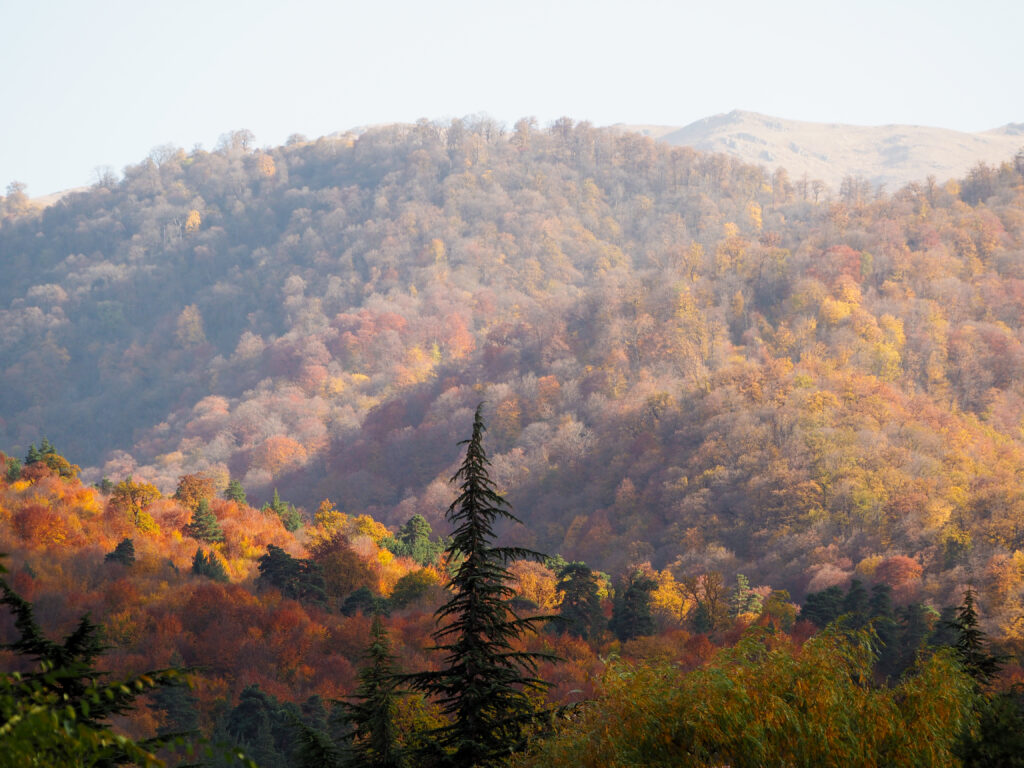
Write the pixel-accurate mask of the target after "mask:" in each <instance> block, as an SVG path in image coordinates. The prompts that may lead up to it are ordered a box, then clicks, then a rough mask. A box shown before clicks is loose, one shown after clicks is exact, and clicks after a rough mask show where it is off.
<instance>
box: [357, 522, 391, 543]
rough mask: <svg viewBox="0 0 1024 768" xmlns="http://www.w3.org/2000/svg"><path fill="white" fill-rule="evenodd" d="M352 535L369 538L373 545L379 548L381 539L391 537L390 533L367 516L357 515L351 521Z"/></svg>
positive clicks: (381, 524) (382, 525)
mask: <svg viewBox="0 0 1024 768" xmlns="http://www.w3.org/2000/svg"><path fill="white" fill-rule="evenodd" d="M352 535H353V536H369V537H370V538H371V539H373V543H374V544H377V545H378V546H379V545H380V542H381V540H382V539H384V538H385V537H387V536H390V535H391V531H389V530H388V529H387V527H386V526H385V525H384V524H383V523H378V522H377V521H376V520H374V519H373V518H372V517H370V516H369V515H359V516H358V517H356V518H355V520H353V521H352Z"/></svg>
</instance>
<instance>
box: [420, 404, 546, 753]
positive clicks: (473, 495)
mask: <svg viewBox="0 0 1024 768" xmlns="http://www.w3.org/2000/svg"><path fill="white" fill-rule="evenodd" d="M481 408H482V406H480V407H478V408H477V410H476V414H475V416H474V419H473V434H472V437H470V439H469V440H466V441H464V442H462V443H460V445H466V457H465V460H464V461H463V463H462V466H460V467H459V470H458V472H456V473H455V475H454V477H452V482H457V483H458V484H459V496H458V498H456V499H455V501H454V502H452V505H451V506H450V507H449V508H448V512H447V514H446V517H447V519H448V521H449V522H451V523H452V525H453V526H455V531H454V533H453V534H452V538H451V542H450V544H449V546H448V548H447V550H446V553H447V555H448V559H449V561H450V562H457V563H458V566H457V567H456V569H455V573H454V575H453V576H452V579H451V582H450V584H449V589H450V591H451V593H452V596H451V598H450V599H449V600H448V602H447V603H445V604H444V605H443V606H441V608H439V609H438V611H437V613H436V617H437V621H438V623H439V624H440V627H439V629H438V630H437V631H435V632H434V635H433V637H434V640H435V641H436V642H437V646H436V648H435V650H438V651H442V652H444V654H445V657H444V661H443V665H442V668H441V669H440V670H438V671H436V672H421V673H418V674H415V675H409V676H407V677H406V679H408V680H409V681H410V683H411V684H412V686H413V688H414V689H417V690H420V691H422V692H424V693H427V694H429V695H432V696H434V697H436V701H437V703H438V705H439V706H440V707H441V709H442V711H443V712H444V713H445V714H446V715H447V716H448V717H449V718H450V723H449V724H448V725H446V726H444V727H442V728H440V729H438V730H437V731H436V733H435V734H434V736H435V743H436V745H437V747H438V748H439V750H440V751H443V754H432V755H431V756H430V759H431V760H432V761H433V763H434V764H446V765H450V766H458V768H469V766H486V765H492V764H494V763H495V762H497V761H498V760H500V759H501V758H503V757H507V756H508V755H509V754H510V753H513V752H516V751H518V750H520V749H522V747H523V746H524V743H525V739H526V735H527V730H528V729H529V728H530V727H531V726H533V725H535V724H537V723H538V722H539V720H540V719H541V718H542V717H543V716H544V713H542V712H539V711H538V709H537V707H536V705H535V704H534V702H533V701H532V700H531V698H530V695H529V694H530V692H531V691H540V690H543V689H545V688H546V687H547V686H548V683H545V682H544V681H543V680H540V679H538V678H537V677H536V671H537V664H538V662H539V661H541V660H542V659H551V658H553V657H552V656H550V655H549V654H542V653H534V652H527V651H516V650H514V649H513V643H514V642H515V641H516V640H517V639H518V638H519V637H520V636H521V635H522V634H523V633H524V632H529V631H536V625H537V624H538V623H540V622H542V621H546V620H548V619H549V618H550V617H538V616H533V617H527V618H520V617H519V616H517V615H516V614H515V613H514V612H513V611H512V610H511V608H510V607H509V599H510V598H511V597H512V596H513V595H514V590H513V589H512V588H511V587H510V586H509V583H510V582H511V580H512V575H511V574H510V572H509V571H508V569H507V567H506V566H507V564H508V563H510V562H512V561H514V560H517V559H521V558H539V557H540V555H539V554H538V553H536V552H532V551H530V550H525V549H521V548H518V547H494V546H491V542H492V541H493V540H494V538H495V531H494V527H495V524H496V523H497V521H499V520H510V521H514V522H518V520H517V519H516V517H515V516H514V515H513V514H512V513H511V512H510V511H509V510H508V509H507V506H508V505H507V503H506V501H505V499H503V498H502V497H501V496H500V495H499V494H498V493H497V492H495V490H494V483H493V482H492V481H491V479H490V477H489V476H488V472H487V468H488V466H489V465H490V462H489V461H488V460H487V454H486V452H485V451H484V447H483V435H484V431H485V427H484V423H483V418H482V416H481V413H480V411H481Z"/></svg>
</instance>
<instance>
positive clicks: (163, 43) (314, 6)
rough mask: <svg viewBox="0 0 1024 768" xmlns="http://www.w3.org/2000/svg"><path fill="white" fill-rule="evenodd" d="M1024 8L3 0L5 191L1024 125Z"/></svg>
mask: <svg viewBox="0 0 1024 768" xmlns="http://www.w3.org/2000/svg"><path fill="white" fill-rule="evenodd" d="M1022 32H1024V2H1021V0H975V1H974V2H972V3H967V2H964V1H963V0H957V2H950V1H948V0H904V1H902V2H901V0H843V1H842V2H833V1H832V0H808V1H804V0H774V1H773V0H763V1H762V2H751V1H750V0H718V1H716V2H701V3H695V2H681V1H677V2H666V1H659V0H631V1H630V2H628V3H627V2H606V1H605V0H564V1H562V2H559V0H548V2H538V1H536V0H518V1H517V0H505V1H504V2H501V3H493V2H487V0H417V1H416V2H411V1H408V0H360V1H359V2H350V1H348V0H345V1H340V2H339V1H337V0H336V1H335V2H322V1H320V0H290V1H289V2H288V3H283V2H269V1H266V0H247V1H246V2H238V1H236V0H205V2H197V1H194V0H180V1H179V2H153V1H151V0H110V1H109V2H98V1H96V0H32V1H31V2H26V0H0V193H2V191H3V189H4V188H5V187H6V186H7V184H8V183H9V182H10V181H12V180H19V181H23V182H25V183H27V184H28V192H29V194H30V195H43V194H46V193H49V192H53V191H56V190H59V189H64V188H68V187H74V186H82V185H85V184H89V183H90V182H91V181H93V180H94V169H95V168H96V167H98V166H110V167H112V168H113V169H114V171H115V172H117V173H119V172H120V171H121V169H122V168H123V167H124V166H125V165H127V164H132V163H136V162H139V161H140V160H142V159H143V158H144V157H145V156H146V155H147V154H148V153H149V151H150V150H151V149H152V148H153V147H155V146H158V145H162V144H168V143H170V144H175V145H178V146H181V147H184V148H185V149H190V148H191V147H192V146H194V145H195V144H197V143H199V144H202V145H204V146H205V147H207V148H212V147H213V146H214V145H215V144H216V142H217V138H218V137H219V136H220V134H222V133H224V132H226V131H229V130H234V129H240V128H247V129H249V130H251V131H252V132H253V133H254V134H255V135H256V140H257V143H258V144H260V145H276V144H280V143H282V142H283V141H284V140H285V139H286V138H287V137H288V136H289V135H290V134H292V133H303V134H306V135H307V136H309V137H316V136H320V135H323V134H326V133H331V132H333V131H338V130H343V129H346V128H351V127H354V126H360V125H367V124H374V123H386V122H396V121H403V122H411V121H414V120H416V119H418V118H420V117H426V118H429V119H446V118H451V117H461V116H464V115H467V114H475V113H487V114H489V115H490V116H491V117H493V118H495V119H496V120H498V121H500V122H505V123H507V124H509V125H511V124H512V123H513V122H514V121H515V120H517V119H518V118H520V117H523V116H535V117H537V118H538V120H539V121H540V122H541V123H542V124H544V123H546V122H549V121H551V120H554V119H556V118H558V117H560V116H563V115H567V116H569V117H572V118H574V119H577V120H590V121H591V122H593V123H594V124H596V125H609V124H613V123H620V122H622V123H641V124H662V125H679V126H682V125H686V124H688V123H690V122H693V121H694V120H698V119H700V118H702V117H707V116H709V115H712V114H716V113H720V112H728V111H729V110H732V109H745V110H751V111H755V112H762V113H765V114H770V115H775V116H778V117H784V118H790V119H796V120H812V121H820V122H842V123H856V124H862V125H881V124H889V123H909V124H916V125H932V126H940V127H945V128H954V129H959V130H966V131H978V130H987V129H989V128H995V127H997V126H1000V125H1004V124H1006V123H1008V122H1024V95H1022V94H1024V89H1022V83H1024V46H1022V45H1021V34H1022Z"/></svg>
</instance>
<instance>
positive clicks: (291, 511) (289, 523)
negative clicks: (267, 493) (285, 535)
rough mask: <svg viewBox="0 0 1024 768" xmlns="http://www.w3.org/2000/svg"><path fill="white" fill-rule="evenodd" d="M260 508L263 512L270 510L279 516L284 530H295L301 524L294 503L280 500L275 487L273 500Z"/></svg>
mask: <svg viewBox="0 0 1024 768" xmlns="http://www.w3.org/2000/svg"><path fill="white" fill-rule="evenodd" d="M262 509H263V511H264V512H272V513H273V514H275V515H277V516H278V517H279V518H281V524H282V525H283V526H284V528H285V530H286V531H289V532H295V531H297V530H299V528H300V527H301V526H302V516H301V515H300V514H299V510H297V509H296V508H295V505H294V504H289V503H288V502H286V501H281V497H280V496H279V495H278V493H277V488H275V489H274V498H273V500H272V501H271V502H270V503H269V504H264V505H263V507H262Z"/></svg>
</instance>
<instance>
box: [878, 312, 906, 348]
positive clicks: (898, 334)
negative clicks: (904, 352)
mask: <svg viewBox="0 0 1024 768" xmlns="http://www.w3.org/2000/svg"><path fill="white" fill-rule="evenodd" d="M878 324H879V326H881V328H882V332H883V333H884V334H885V340H886V342H887V343H888V344H890V345H891V346H893V347H895V348H896V349H901V348H902V347H903V345H904V344H905V343H906V341H907V336H906V334H905V333H904V332H903V321H902V320H900V319H899V318H898V317H893V316H892V315H882V316H881V317H880V318H878Z"/></svg>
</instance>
